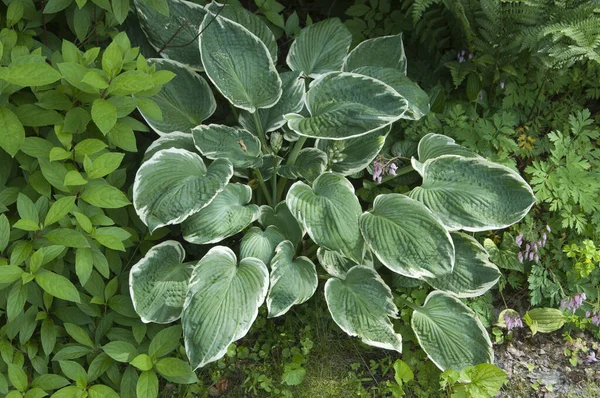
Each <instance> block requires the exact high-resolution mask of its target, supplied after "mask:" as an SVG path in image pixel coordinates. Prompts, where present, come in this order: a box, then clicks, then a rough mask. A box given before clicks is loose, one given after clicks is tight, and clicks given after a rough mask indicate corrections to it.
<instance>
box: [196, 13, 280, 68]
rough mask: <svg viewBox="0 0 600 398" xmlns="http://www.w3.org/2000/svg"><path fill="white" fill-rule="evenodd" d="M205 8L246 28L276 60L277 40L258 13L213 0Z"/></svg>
mask: <svg viewBox="0 0 600 398" xmlns="http://www.w3.org/2000/svg"><path fill="white" fill-rule="evenodd" d="M224 3H225V2H224ZM206 8H207V10H209V11H211V12H212V13H213V14H215V15H216V14H219V16H220V17H223V18H227V19H230V20H232V21H233V22H237V23H239V24H240V25H242V26H243V27H244V28H246V29H248V30H249V31H250V32H252V33H253V34H254V35H256V37H258V38H259V39H260V40H261V41H262V42H263V43H264V45H265V46H266V47H267V50H269V54H270V55H271V59H272V60H273V61H274V62H275V61H277V41H276V40H275V36H274V35H273V31H271V29H269V27H268V26H267V24H265V23H264V22H263V21H262V19H260V17H259V16H258V15H256V14H253V13H252V12H250V11H248V10H246V9H245V8H244V7H242V6H238V5H229V4H219V3H217V2H215V1H213V2H211V3H210V4H208V5H207V6H206Z"/></svg>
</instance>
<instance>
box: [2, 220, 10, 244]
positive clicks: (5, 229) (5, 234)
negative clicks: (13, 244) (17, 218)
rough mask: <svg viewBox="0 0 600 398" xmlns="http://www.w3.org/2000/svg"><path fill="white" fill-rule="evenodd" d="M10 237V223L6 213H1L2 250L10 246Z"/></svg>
mask: <svg viewBox="0 0 600 398" xmlns="http://www.w3.org/2000/svg"><path fill="white" fill-rule="evenodd" d="M9 239H10V223H9V222H8V218H6V216H5V215H4V214H0V252H3V251H4V249H6V247H7V246H8V241H9Z"/></svg>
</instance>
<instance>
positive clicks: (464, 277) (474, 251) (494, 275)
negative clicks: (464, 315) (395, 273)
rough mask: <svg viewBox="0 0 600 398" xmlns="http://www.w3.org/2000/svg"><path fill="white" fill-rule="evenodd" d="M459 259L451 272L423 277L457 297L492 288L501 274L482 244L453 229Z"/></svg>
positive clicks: (472, 295)
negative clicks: (434, 276) (436, 276)
mask: <svg viewBox="0 0 600 398" xmlns="http://www.w3.org/2000/svg"><path fill="white" fill-rule="evenodd" d="M450 236H451V237H452V241H453V242H454V250H455V252H456V262H455V263H454V269H453V270H452V273H451V274H447V275H443V276H441V277H439V278H424V279H425V281H427V283H429V284H430V285H431V286H433V287H434V288H436V289H438V290H443V291H446V292H449V293H452V294H454V295H455V296H456V297H460V298H465V297H477V296H481V295H482V294H484V293H485V292H487V291H488V290H490V289H491V288H492V287H493V286H494V285H495V284H496V283H497V282H498V279H500V276H502V274H501V273H500V270H498V267H496V265H495V264H492V263H491V262H490V260H489V258H488V253H487V252H486V251H485V249H484V248H483V246H481V245H480V244H479V242H477V240H475V239H473V238H472V237H470V236H469V235H466V234H463V233H460V232H452V233H451V234H450Z"/></svg>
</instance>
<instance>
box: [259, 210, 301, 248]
mask: <svg viewBox="0 0 600 398" xmlns="http://www.w3.org/2000/svg"><path fill="white" fill-rule="evenodd" d="M258 222H260V225H262V226H263V227H268V226H270V225H273V226H275V227H277V229H278V230H279V232H281V233H282V234H283V236H285V239H286V240H289V241H290V242H292V243H293V244H294V245H297V244H298V243H300V240H301V239H302V237H303V236H304V230H303V229H302V225H300V223H298V220H296V218H295V217H294V216H293V215H292V213H291V212H290V209H289V208H288V207H287V204H286V203H285V201H282V202H279V203H278V204H277V206H275V209H273V208H272V207H270V206H261V207H260V216H259V219H258Z"/></svg>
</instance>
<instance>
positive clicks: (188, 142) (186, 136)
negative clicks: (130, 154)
mask: <svg viewBox="0 0 600 398" xmlns="http://www.w3.org/2000/svg"><path fill="white" fill-rule="evenodd" d="M170 148H179V149H185V150H186V151H190V152H196V146H195V145H194V139H193V138H192V134H190V133H182V132H181V131H174V132H172V133H170V134H167V135H163V136H160V137H158V139H157V140H154V141H152V144H150V146H149V147H148V148H147V149H146V152H144V159H143V161H144V162H145V161H147V160H148V159H150V158H151V157H152V156H153V155H154V154H155V153H156V152H158V151H161V150H163V149H170Z"/></svg>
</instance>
